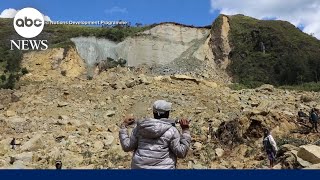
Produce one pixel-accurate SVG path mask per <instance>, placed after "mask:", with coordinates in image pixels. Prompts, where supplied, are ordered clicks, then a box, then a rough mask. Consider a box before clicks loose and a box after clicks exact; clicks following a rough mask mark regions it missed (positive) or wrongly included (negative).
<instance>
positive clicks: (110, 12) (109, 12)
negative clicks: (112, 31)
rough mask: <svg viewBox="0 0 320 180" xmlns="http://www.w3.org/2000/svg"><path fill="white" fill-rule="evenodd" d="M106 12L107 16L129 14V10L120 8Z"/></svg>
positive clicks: (113, 8) (115, 7) (116, 7)
mask: <svg viewBox="0 0 320 180" xmlns="http://www.w3.org/2000/svg"><path fill="white" fill-rule="evenodd" d="M104 12H105V13H107V14H113V13H122V14H125V13H128V10H127V8H120V7H118V6H114V7H112V8H111V9H106V10H105V11H104Z"/></svg>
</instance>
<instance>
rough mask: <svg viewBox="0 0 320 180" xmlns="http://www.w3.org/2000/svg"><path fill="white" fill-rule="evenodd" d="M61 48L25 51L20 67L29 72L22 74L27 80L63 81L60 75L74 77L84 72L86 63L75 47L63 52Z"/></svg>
mask: <svg viewBox="0 0 320 180" xmlns="http://www.w3.org/2000/svg"><path fill="white" fill-rule="evenodd" d="M64 51H65V50H64V49H62V48H59V49H50V50H47V51H40V52H39V51H35V52H30V53H26V54H25V55H24V57H23V61H22V67H26V68H27V69H28V71H29V72H30V73H28V74H27V75H26V76H23V77H22V79H23V80H29V81H44V80H48V79H50V80H53V81H63V80H67V79H61V77H62V76H65V77H67V78H75V77H78V76H80V75H82V74H84V73H85V70H86V65H85V63H84V62H83V60H82V59H81V58H80V56H79V55H78V53H77V52H76V50H75V49H73V48H72V49H70V50H69V51H68V52H66V53H65V52H64Z"/></svg>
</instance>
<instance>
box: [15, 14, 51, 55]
mask: <svg viewBox="0 0 320 180" xmlns="http://www.w3.org/2000/svg"><path fill="white" fill-rule="evenodd" d="M13 26H14V29H15V31H16V32H17V33H18V34H19V35H20V36H22V37H24V38H27V39H29V40H10V42H11V50H14V49H18V50H46V49H48V44H47V43H48V40H33V39H31V38H34V37H36V36H38V35H39V34H40V33H41V32H42V30H43V27H44V18H43V15H42V14H41V13H40V12H39V11H38V10H36V9H34V8H24V9H21V10H20V11H19V12H18V13H17V14H16V16H15V17H14V20H13Z"/></svg>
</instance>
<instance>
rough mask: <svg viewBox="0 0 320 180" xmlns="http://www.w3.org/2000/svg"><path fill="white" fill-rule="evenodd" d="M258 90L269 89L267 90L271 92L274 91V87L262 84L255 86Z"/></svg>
mask: <svg viewBox="0 0 320 180" xmlns="http://www.w3.org/2000/svg"><path fill="white" fill-rule="evenodd" d="M257 90H258V91H269V92H273V91H274V87H273V86H272V85H270V84H264V85H262V86H260V87H258V88H257Z"/></svg>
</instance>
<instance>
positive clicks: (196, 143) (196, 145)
mask: <svg viewBox="0 0 320 180" xmlns="http://www.w3.org/2000/svg"><path fill="white" fill-rule="evenodd" d="M201 148H202V144H201V143H200V142H195V143H194V144H193V149H195V150H200V149H201Z"/></svg>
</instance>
